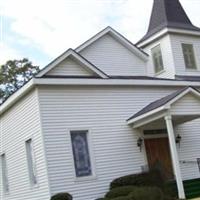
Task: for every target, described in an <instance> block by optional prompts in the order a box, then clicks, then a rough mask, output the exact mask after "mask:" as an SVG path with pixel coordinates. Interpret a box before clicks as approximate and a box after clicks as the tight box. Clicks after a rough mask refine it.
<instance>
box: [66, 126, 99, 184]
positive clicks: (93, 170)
mask: <svg viewBox="0 0 200 200" xmlns="http://www.w3.org/2000/svg"><path fill="white" fill-rule="evenodd" d="M72 132H86V134H87V143H88V152H89V155H90V165H91V175H89V176H83V177H78V176H77V175H76V168H75V161H74V154H73V146H72V139H71V134H73V133H72ZM68 134H69V141H70V155H71V164H72V166H73V175H74V181H75V182H79V181H87V180H94V179H96V167H95V159H94V158H95V157H94V152H93V144H92V134H91V131H90V130H89V129H87V128H82V129H70V130H68Z"/></svg>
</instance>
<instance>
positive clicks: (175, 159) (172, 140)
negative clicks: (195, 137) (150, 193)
mask: <svg viewBox="0 0 200 200" xmlns="http://www.w3.org/2000/svg"><path fill="white" fill-rule="evenodd" d="M165 122H166V126H167V132H168V137H169V144H170V151H171V157H172V163H173V168H174V173H175V177H176V183H177V187H178V196H179V198H180V199H185V191H184V187H183V180H182V177H181V170H180V165H179V158H178V153H177V149H176V141H175V136H174V128H173V123H172V116H170V115H168V116H165Z"/></svg>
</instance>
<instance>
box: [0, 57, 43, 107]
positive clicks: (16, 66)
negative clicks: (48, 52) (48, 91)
mask: <svg viewBox="0 0 200 200" xmlns="http://www.w3.org/2000/svg"><path fill="white" fill-rule="evenodd" d="M38 71H39V67H38V66H34V65H33V64H32V63H31V62H30V61H29V60H28V59H26V58H24V59H22V60H9V61H7V62H6V63H5V64H4V65H1V66H0V103H1V102H3V101H5V100H6V99H7V98H8V97H9V96H10V95H11V94H13V93H14V92H15V91H16V90H18V89H19V88H21V87H22V86H23V85H24V84H25V83H27V82H28V81H29V80H30V79H31V78H32V77H33V76H34V75H35V74H36V73H37V72H38Z"/></svg>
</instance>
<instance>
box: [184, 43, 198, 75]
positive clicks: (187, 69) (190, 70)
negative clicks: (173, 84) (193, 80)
mask: <svg viewBox="0 0 200 200" xmlns="http://www.w3.org/2000/svg"><path fill="white" fill-rule="evenodd" d="M182 44H190V45H192V46H193V51H194V59H195V64H196V69H190V68H187V66H186V63H185V58H184V53H183V47H182ZM180 47H181V53H182V59H183V63H184V66H185V71H186V72H197V71H200V67H199V60H198V56H196V52H197V51H198V49H197V47H196V45H195V44H194V43H193V42H191V41H186V40H181V41H180Z"/></svg>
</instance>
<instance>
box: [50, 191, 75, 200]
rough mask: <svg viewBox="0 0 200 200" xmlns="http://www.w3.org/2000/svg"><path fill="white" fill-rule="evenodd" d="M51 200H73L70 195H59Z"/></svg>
mask: <svg viewBox="0 0 200 200" xmlns="http://www.w3.org/2000/svg"><path fill="white" fill-rule="evenodd" d="M51 200H72V196H71V195H70V194H69V193H58V194H56V195H54V196H52V197H51Z"/></svg>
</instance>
